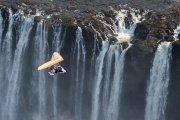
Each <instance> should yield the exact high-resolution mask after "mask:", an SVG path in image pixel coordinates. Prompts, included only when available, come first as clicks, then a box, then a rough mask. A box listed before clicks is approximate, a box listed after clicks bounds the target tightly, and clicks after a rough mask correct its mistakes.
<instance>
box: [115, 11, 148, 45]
mask: <svg viewBox="0 0 180 120" xmlns="http://www.w3.org/2000/svg"><path fill="white" fill-rule="evenodd" d="M135 12H138V10H134V9H131V12H130V11H128V10H123V9H122V10H120V11H118V12H117V13H118V14H117V16H116V21H117V22H116V23H114V29H115V31H114V32H115V34H117V39H118V41H119V42H120V43H121V42H125V41H129V40H131V38H132V37H133V36H134V30H135V28H136V24H137V23H139V22H141V21H143V20H144V15H145V14H146V13H147V12H145V13H143V15H139V14H136V13H135Z"/></svg>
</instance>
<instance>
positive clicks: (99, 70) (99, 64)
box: [91, 42, 109, 120]
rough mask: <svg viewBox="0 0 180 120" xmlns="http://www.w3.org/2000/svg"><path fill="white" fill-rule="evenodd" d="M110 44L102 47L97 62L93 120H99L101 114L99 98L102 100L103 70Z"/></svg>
mask: <svg viewBox="0 0 180 120" xmlns="http://www.w3.org/2000/svg"><path fill="white" fill-rule="evenodd" d="M108 46H109V43H108V42H103V45H102V51H101V52H100V54H99V56H98V58H97V60H96V68H95V70H96V73H95V74H96V76H95V84H94V92H93V96H92V112H91V120H98V114H99V98H100V96H99V95H100V89H101V88H100V84H101V81H102V77H103V74H102V72H103V71H102V70H103V64H104V57H105V54H106V52H107V50H108Z"/></svg>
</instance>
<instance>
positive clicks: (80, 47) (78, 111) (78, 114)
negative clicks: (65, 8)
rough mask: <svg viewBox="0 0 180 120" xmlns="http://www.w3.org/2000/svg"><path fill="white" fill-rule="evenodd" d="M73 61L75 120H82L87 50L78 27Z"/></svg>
mask: <svg viewBox="0 0 180 120" xmlns="http://www.w3.org/2000/svg"><path fill="white" fill-rule="evenodd" d="M73 50H74V51H73V52H74V53H73V60H74V61H76V63H75V70H74V72H75V76H74V78H75V120H82V97H83V96H82V95H83V86H84V85H83V84H84V76H85V60H86V59H85V57H86V50H85V44H84V38H83V36H82V29H81V28H80V27H78V29H77V31H76V42H75V45H74V49H73Z"/></svg>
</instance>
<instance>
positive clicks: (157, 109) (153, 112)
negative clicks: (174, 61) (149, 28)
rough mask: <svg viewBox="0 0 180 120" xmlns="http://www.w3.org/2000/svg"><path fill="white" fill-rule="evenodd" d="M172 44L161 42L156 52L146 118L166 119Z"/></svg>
mask: <svg viewBox="0 0 180 120" xmlns="http://www.w3.org/2000/svg"><path fill="white" fill-rule="evenodd" d="M171 49H172V45H171V43H169V42H163V43H161V44H160V45H159V46H158V48H157V51H156V53H155V57H154V61H153V66H152V68H151V71H150V80H149V83H148V88H147V98H146V109H145V120H165V109H166V101H167V94H168V85H169V79H170V78H169V74H170V71H169V69H170V60H171Z"/></svg>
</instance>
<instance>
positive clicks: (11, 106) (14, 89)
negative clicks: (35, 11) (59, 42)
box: [3, 17, 33, 120]
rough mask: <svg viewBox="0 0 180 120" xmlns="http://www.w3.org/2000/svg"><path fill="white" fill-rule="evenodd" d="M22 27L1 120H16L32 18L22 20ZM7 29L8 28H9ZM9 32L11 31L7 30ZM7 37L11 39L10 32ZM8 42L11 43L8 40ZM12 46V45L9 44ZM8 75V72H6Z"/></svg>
mask: <svg viewBox="0 0 180 120" xmlns="http://www.w3.org/2000/svg"><path fill="white" fill-rule="evenodd" d="M21 22H22V25H21V26H22V27H21V30H20V37H19V40H18V43H17V46H16V50H15V55H14V61H13V65H12V68H11V70H12V73H11V74H10V75H9V79H8V89H7V94H6V103H5V106H4V114H3V115H4V117H3V119H8V120H14V119H16V109H17V105H18V97H19V89H20V85H21V84H20V82H21V80H22V78H21V74H22V72H23V71H22V63H23V56H24V54H26V53H25V49H26V47H27V46H28V40H29V38H28V37H29V33H30V30H31V28H32V26H33V18H30V17H26V18H23V21H21ZM10 27H12V23H11V20H10ZM10 27H9V28H10ZM9 31H11V29H9ZM7 34H8V35H7V37H8V38H10V37H12V32H7ZM8 41H9V42H12V41H11V40H10V39H8ZM11 44H12V43H11ZM8 73H9V71H8Z"/></svg>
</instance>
